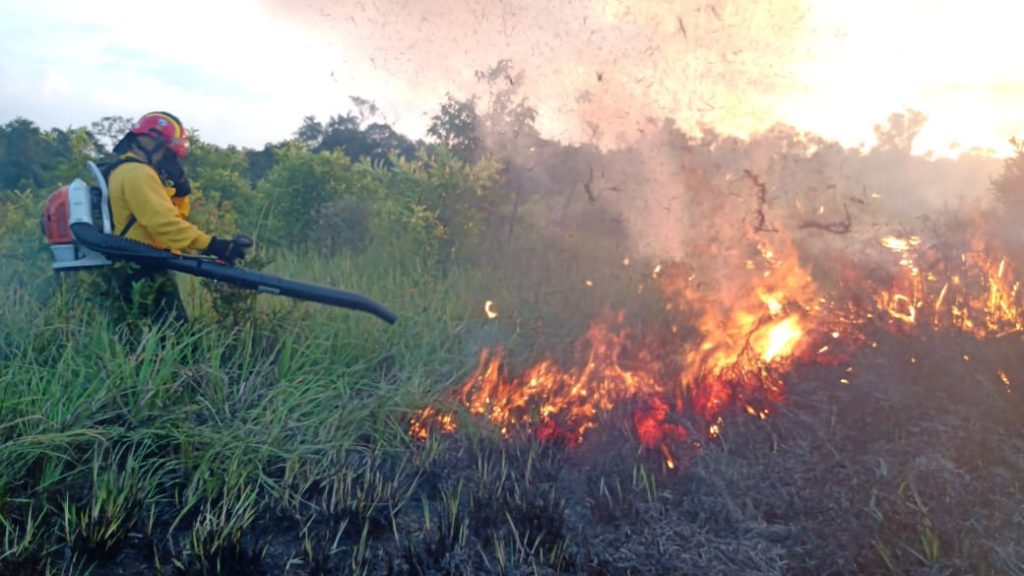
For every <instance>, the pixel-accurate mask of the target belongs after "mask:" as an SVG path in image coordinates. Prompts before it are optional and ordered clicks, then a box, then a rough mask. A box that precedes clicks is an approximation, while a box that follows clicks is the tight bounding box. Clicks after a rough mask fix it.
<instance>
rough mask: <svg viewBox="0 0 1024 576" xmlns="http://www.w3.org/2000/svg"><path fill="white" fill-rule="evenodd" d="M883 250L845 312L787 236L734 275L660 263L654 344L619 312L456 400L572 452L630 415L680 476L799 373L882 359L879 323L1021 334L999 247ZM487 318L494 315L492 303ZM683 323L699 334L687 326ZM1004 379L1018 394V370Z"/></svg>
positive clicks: (425, 419)
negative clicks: (887, 262) (875, 329)
mask: <svg viewBox="0 0 1024 576" xmlns="http://www.w3.org/2000/svg"><path fill="white" fill-rule="evenodd" d="M880 244H881V246H882V247H883V248H885V249H887V250H888V251H890V252H891V254H888V255H887V256H888V257H890V258H891V257H892V255H895V259H894V260H892V261H891V271H890V272H891V276H890V277H888V278H886V280H885V281H881V282H876V281H874V280H871V279H868V278H862V279H861V280H860V281H858V282H856V283H854V284H853V286H854V287H855V288H857V289H858V290H859V289H867V290H869V292H868V293H867V294H865V295H861V294H855V297H851V298H850V299H849V301H847V302H843V301H835V300H834V299H833V298H831V296H830V295H826V294H822V291H821V289H820V288H819V286H818V284H817V283H816V282H814V281H813V280H812V278H811V275H810V273H809V272H808V271H807V270H806V269H805V268H804V267H803V266H802V265H801V263H800V258H799V255H798V252H797V250H796V248H795V246H794V245H793V243H792V242H791V241H790V240H788V239H787V238H786V237H785V236H784V235H781V234H780V235H779V236H778V237H777V238H774V239H773V241H772V242H771V243H768V242H765V241H761V240H757V241H755V243H754V245H753V246H752V248H756V250H753V249H752V250H750V251H749V253H745V254H743V256H742V257H741V258H737V259H735V264H734V265H733V266H731V267H727V274H721V268H720V267H715V268H710V269H701V268H700V267H699V266H696V265H689V264H685V263H672V264H660V263H659V264H658V265H657V266H655V267H654V269H653V271H652V273H651V278H652V279H653V280H654V281H655V284H654V285H655V287H656V289H657V290H659V291H660V292H659V293H660V296H661V298H662V299H663V301H664V304H663V306H662V308H663V310H664V312H663V313H664V314H669V315H672V317H671V318H670V319H669V320H668V321H666V322H665V323H664V326H665V328H664V329H663V330H662V331H661V332H660V333H658V334H657V335H656V337H641V336H639V335H638V333H647V332H649V331H650V330H646V329H645V330H635V329H633V327H634V326H635V325H631V324H630V323H629V322H627V318H626V313H625V312H624V311H616V312H613V311H610V310H609V311H606V312H605V313H604V314H602V315H601V316H599V317H598V318H597V319H595V320H594V321H593V322H592V323H591V325H590V327H589V329H588V330H587V332H586V334H585V335H584V336H583V337H582V338H580V340H579V341H578V342H577V343H576V346H575V347H574V349H573V353H572V354H570V355H569V356H570V357H569V358H563V359H562V361H556V360H555V359H554V358H553V357H552V356H548V357H545V358H543V359H541V360H540V361H538V362H536V363H534V364H532V365H529V366H526V367H525V368H524V369H522V370H519V371H514V370H513V366H512V365H511V363H510V362H508V361H507V359H506V356H505V352H504V350H502V349H501V348H495V349H488V348H485V349H483V350H481V351H480V358H479V362H478V364H477V368H476V370H475V371H474V372H473V373H472V374H471V375H470V376H469V377H468V378H467V379H466V380H465V381H464V382H463V384H462V386H461V387H460V388H459V390H458V395H457V399H458V401H459V402H460V403H461V404H462V405H463V406H464V407H466V409H467V411H468V412H469V414H471V415H473V416H476V417H479V418H482V419H486V420H488V421H490V422H491V423H492V424H493V425H494V426H495V428H496V429H497V430H498V431H499V432H500V433H501V434H504V435H511V434H512V433H514V432H515V431H517V430H525V431H528V432H529V433H531V434H533V435H534V436H535V437H536V438H539V439H541V440H543V441H552V442H558V443H562V444H565V445H568V446H574V445H577V444H580V443H582V442H585V441H586V439H587V438H588V436H589V435H590V434H591V433H592V431H593V430H595V429H596V428H598V427H599V426H600V425H601V421H602V419H603V418H607V417H608V415H609V414H612V413H614V412H617V411H626V412H628V413H630V414H631V416H632V417H631V420H632V431H633V433H634V435H635V438H636V439H637V440H638V441H639V443H640V444H641V445H642V446H643V447H644V448H645V449H650V450H651V451H652V452H653V453H655V454H659V455H660V457H661V458H662V459H663V461H664V464H665V466H666V468H668V469H675V468H676V467H677V466H678V465H679V459H678V454H679V450H683V449H686V447H688V446H699V444H700V437H704V438H718V437H720V436H721V435H722V434H723V429H724V427H725V426H726V423H727V419H726V416H727V415H728V414H730V413H732V414H746V415H747V416H749V417H751V418H757V419H759V420H766V419H768V418H769V417H770V414H771V413H772V412H773V411H774V409H775V407H776V406H777V405H778V404H779V403H780V402H782V401H783V399H784V397H785V390H786V385H785V378H786V377H787V375H788V374H789V373H790V372H791V371H792V369H793V368H794V366H796V365H797V363H799V362H815V363H819V364H824V363H827V362H839V361H844V360H842V358H843V356H842V352H841V350H843V349H849V348H850V347H851V346H861V345H862V346H866V347H869V348H870V349H877V348H878V346H879V345H878V341H877V340H873V339H870V337H869V336H870V333H869V332H867V331H866V327H867V326H870V325H872V324H874V323H876V322H878V321H883V322H885V324H884V325H885V326H890V327H893V328H897V329H898V333H901V334H913V333H915V332H917V331H920V330H929V329H930V330H946V329H954V330H959V331H962V332H965V333H968V334H970V335H972V336H974V337H976V338H979V339H983V338H987V337H995V336H1003V335H1006V334H1009V333H1014V332H1022V331H1024V330H1022V327H1024V307H1022V302H1021V294H1020V283H1019V282H1017V281H1015V280H1014V274H1013V270H1012V266H1011V263H1010V262H1009V261H1008V260H1007V259H1006V258H1004V257H995V256H991V255H990V254H992V253H993V252H994V250H992V249H991V247H988V246H984V245H982V244H977V243H976V245H972V249H971V250H969V251H964V252H962V253H957V254H955V255H950V254H943V253H941V252H939V251H937V250H936V249H935V248H934V247H933V246H932V247H929V248H927V249H925V248H922V246H924V243H923V242H922V239H921V238H920V237H917V236H905V237H901V236H892V235H890V236H884V237H882V238H881V240H880ZM875 246H876V249H877V246H878V244H875ZM623 264H624V265H629V261H628V259H626V260H624V261H623ZM716 273H717V274H716ZM585 284H586V285H587V286H591V285H592V282H591V281H590V280H586V281H585ZM485 312H487V314H488V317H489V318H493V317H494V316H496V315H497V314H496V312H495V311H494V309H493V302H491V301H490V300H488V301H487V303H486V304H485ZM492 313H493V314H494V316H491V314H492ZM684 322H685V323H686V325H688V326H690V327H691V328H692V329H689V330H681V329H679V326H680V325H683V324H682V323H684ZM669 327H670V328H669ZM961 356H962V359H963V360H964V361H965V362H970V361H971V357H970V356H969V355H967V354H962V355H961ZM837 359H838V360H837ZM910 363H911V364H916V363H917V358H916V357H915V356H911V357H910ZM844 371H845V376H844V377H841V378H837V380H838V383H839V384H841V385H843V386H847V385H850V383H851V380H850V376H851V375H852V374H853V373H854V368H853V366H852V365H850V366H846V368H845V369H844ZM997 374H998V378H999V381H1000V382H1001V383H1002V384H1003V386H1004V387H1005V388H1006V391H1007V392H1008V393H1009V392H1011V380H1010V377H1009V375H1008V374H1007V372H1006V371H1004V370H999V371H998V372H997ZM457 427H458V424H457V422H456V418H455V416H454V414H453V413H450V412H444V411H441V410H439V409H437V408H434V407H428V408H426V409H424V410H422V411H421V412H420V413H419V414H417V415H416V416H414V417H413V418H412V420H411V422H410V426H409V434H410V435H411V436H412V437H414V438H426V437H428V436H429V435H430V434H431V433H432V432H435V431H436V432H440V433H450V432H453V431H455V430H456V429H457Z"/></svg>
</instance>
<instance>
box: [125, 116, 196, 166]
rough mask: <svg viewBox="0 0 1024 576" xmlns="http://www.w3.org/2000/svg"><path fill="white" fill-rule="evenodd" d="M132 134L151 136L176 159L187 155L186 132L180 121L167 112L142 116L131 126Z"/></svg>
mask: <svg viewBox="0 0 1024 576" xmlns="http://www.w3.org/2000/svg"><path fill="white" fill-rule="evenodd" d="M130 132H131V133H132V134H141V135H145V136H152V137H153V138H156V139H157V140H159V141H160V142H162V143H163V145H164V146H166V147H167V149H168V150H170V151H171V153H173V154H174V155H175V156H177V157H178V158H184V157H185V156H186V155H188V132H186V131H185V126H183V125H182V123H181V120H178V117H177V116H175V115H174V114H170V113H168V112H150V113H148V114H143V116H142V118H139V121H138V122H136V123H135V126H132V129H131V130H130Z"/></svg>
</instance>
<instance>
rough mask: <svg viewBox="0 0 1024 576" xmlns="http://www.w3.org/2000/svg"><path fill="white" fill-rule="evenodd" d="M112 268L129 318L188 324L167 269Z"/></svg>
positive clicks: (176, 287)
mask: <svg viewBox="0 0 1024 576" xmlns="http://www.w3.org/2000/svg"><path fill="white" fill-rule="evenodd" d="M113 268H114V269H113V271H112V272H113V276H114V283H115V287H116V289H117V292H118V294H119V295H120V297H121V302H122V303H123V304H124V305H125V307H126V311H127V312H128V313H129V314H130V315H132V316H134V317H136V318H143V317H145V318H149V319H151V320H154V321H157V322H165V321H171V322H174V323H175V324H185V323H187V322H188V314H187V313H186V312H185V305H184V304H183V303H182V301H181V293H180V292H179V291H178V284H177V282H175V281H174V275H173V274H171V272H170V271H169V270H161V269H159V268H147V267H145V266H138V265H134V264H129V265H123V264H122V265H115V266H114V267H113Z"/></svg>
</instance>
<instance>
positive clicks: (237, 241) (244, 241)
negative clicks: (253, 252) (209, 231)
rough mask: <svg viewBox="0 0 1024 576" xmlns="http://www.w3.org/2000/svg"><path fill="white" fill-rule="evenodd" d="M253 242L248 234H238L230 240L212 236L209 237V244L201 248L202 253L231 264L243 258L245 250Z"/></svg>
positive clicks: (251, 245) (250, 246)
mask: <svg viewBox="0 0 1024 576" xmlns="http://www.w3.org/2000/svg"><path fill="white" fill-rule="evenodd" d="M254 244H255V242H253V239H252V238H250V237H249V236H246V235H244V234H239V235H238V236H235V237H234V238H233V239H231V240H223V239H221V238H217V237H216V236H214V237H213V238H211V239H210V245H209V246H207V247H206V250H203V254H206V255H209V256H214V257H216V258H217V259H218V260H223V261H224V263H226V264H229V265H231V266H234V265H235V262H237V261H238V260H245V251H246V250H248V249H249V248H252V247H253V245H254Z"/></svg>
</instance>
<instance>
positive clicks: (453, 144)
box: [427, 94, 481, 162]
mask: <svg viewBox="0 0 1024 576" xmlns="http://www.w3.org/2000/svg"><path fill="white" fill-rule="evenodd" d="M430 120H431V122H430V127H429V128H428V129H427V134H428V135H429V136H431V137H433V138H434V139H435V140H437V142H438V143H439V144H441V145H443V146H444V147H446V148H448V150H451V152H452V154H454V155H455V157H457V158H459V159H460V160H463V161H465V162H472V161H473V160H476V159H477V158H478V157H479V155H480V152H481V151H480V137H479V136H478V135H477V129H478V125H479V123H480V116H479V114H477V111H476V100H475V99H473V98H470V99H467V100H456V99H455V98H454V97H453V96H452V95H451V94H448V95H447V100H446V101H445V103H444V104H442V105H441V110H440V112H438V113H437V114H435V115H434V116H432V117H431V119H430Z"/></svg>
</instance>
